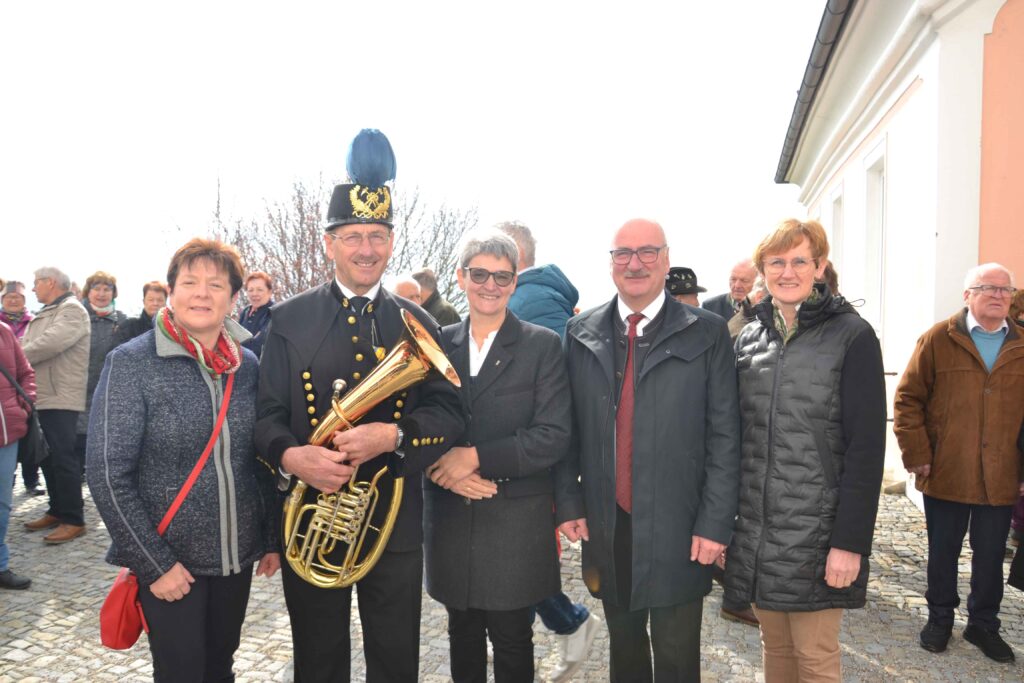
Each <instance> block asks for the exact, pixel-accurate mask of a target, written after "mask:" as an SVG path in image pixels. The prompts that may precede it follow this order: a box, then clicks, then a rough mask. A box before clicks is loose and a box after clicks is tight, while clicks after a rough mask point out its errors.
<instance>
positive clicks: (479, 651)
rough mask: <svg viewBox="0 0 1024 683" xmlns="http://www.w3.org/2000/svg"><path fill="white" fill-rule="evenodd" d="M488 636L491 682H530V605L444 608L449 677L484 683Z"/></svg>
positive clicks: (531, 659) (531, 634)
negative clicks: (504, 607)
mask: <svg viewBox="0 0 1024 683" xmlns="http://www.w3.org/2000/svg"><path fill="white" fill-rule="evenodd" d="M488 637H490V639H491V644H492V645H493V646H494V681H495V683H531V682H532V681H533V606H532V605H530V606H528V607H523V608H522V609H515V610H482V609H467V610H459V609H451V608H448V644H449V648H450V653H451V670H452V680H453V681H455V683H486V681H487V638H488Z"/></svg>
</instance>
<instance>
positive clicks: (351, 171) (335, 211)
mask: <svg viewBox="0 0 1024 683" xmlns="http://www.w3.org/2000/svg"><path fill="white" fill-rule="evenodd" d="M345 168H346V170H347V171H348V178H349V182H348V183H343V184H341V185H335V186H334V192H332V193H331V203H330V205H329V206H328V207H327V222H326V223H325V224H324V231H330V230H333V229H334V228H337V227H339V226H342V225H350V224H352V223H380V224H382V225H386V226H388V227H389V228H392V227H394V223H393V220H394V207H393V206H392V203H391V189H390V188H389V187H388V186H387V182H388V181H391V180H394V179H395V170H396V162H395V153H394V151H393V150H392V149H391V143H390V142H389V141H388V138H387V136H386V135H384V133H381V132H380V131H379V130H377V129H375V128H364V129H363V130H361V131H359V134H358V135H356V137H355V139H353V140H352V144H350V145H349V148H348V155H347V157H346V158H345Z"/></svg>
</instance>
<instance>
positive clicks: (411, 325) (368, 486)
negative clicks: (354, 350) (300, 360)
mask: <svg viewBox="0 0 1024 683" xmlns="http://www.w3.org/2000/svg"><path fill="white" fill-rule="evenodd" d="M402 320H403V321H404V322H405V328H406V331H405V333H403V335H402V338H401V339H400V340H399V341H398V343H397V344H395V346H394V348H392V349H391V351H390V352H389V353H388V355H387V356H385V357H384V360H382V361H381V362H380V364H379V365H377V367H375V368H374V369H373V370H372V371H371V372H370V373H369V374H368V375H367V376H366V377H365V378H364V379H363V381H361V382H360V383H359V384H357V385H356V386H355V387H354V388H353V389H352V390H351V391H349V392H348V393H347V394H345V395H344V396H342V395H341V394H342V392H343V391H344V386H345V383H344V382H342V381H341V380H337V381H335V387H334V397H333V398H332V399H331V410H330V411H328V413H327V414H326V415H324V417H323V418H322V419H321V420H320V422H319V426H318V427H317V429H316V431H314V432H313V434H312V436H310V437H309V443H310V444H312V445H314V446H325V445H327V444H328V443H329V442H330V441H331V438H332V437H333V435H334V432H337V431H344V430H346V429H351V428H352V427H353V426H354V425H355V423H356V422H358V421H359V420H360V419H361V418H363V417H364V416H365V415H366V414H367V413H368V412H370V411H371V410H372V409H373V408H374V407H375V406H377V405H378V404H379V403H381V402H382V401H384V400H385V399H387V398H388V397H389V396H391V395H393V394H395V393H397V392H399V391H402V390H404V389H407V388H409V387H411V386H413V385H416V384H419V383H420V382H422V381H424V380H425V379H427V378H428V377H429V376H430V375H431V374H435V373H436V374H440V375H441V376H443V377H444V379H446V380H448V381H449V382H451V383H452V384H454V385H455V386H457V387H458V386H461V383H460V381H459V376H458V374H456V372H455V368H453V367H452V364H451V362H450V361H449V360H448V358H447V357H446V356H445V355H444V352H443V351H442V350H441V347H439V346H438V345H437V342H436V341H434V338H433V337H431V336H430V334H429V333H428V332H427V331H426V329H424V327H423V325H421V324H420V322H419V321H418V320H416V317H415V316H413V315H412V314H411V313H409V312H408V311H406V310H405V309H402ZM358 469H359V468H356V471H355V472H353V473H352V478H351V479H350V480H349V482H348V483H347V484H346V485H345V486H344V487H342V489H341V490H340V491H338V492H336V493H319V494H318V495H317V497H316V500H315V501H308V502H307V501H304V500H303V499H304V498H305V496H306V490H307V488H308V487H307V485H306V484H305V483H304V482H302V481H298V482H296V484H295V487H294V488H293V489H292V491H291V493H290V494H289V495H288V498H287V499H285V503H284V539H285V551H284V554H285V559H286V560H287V561H288V564H290V565H291V567H292V569H293V570H294V571H295V573H296V574H298V575H299V576H301V577H302V578H303V579H305V580H306V581H307V582H309V583H311V584H313V585H314V586H318V587H320V588H345V587H347V586H351V585H352V584H353V583H355V582H356V581H359V580H360V579H361V578H363V577H364V576H366V574H367V573H368V572H369V571H370V570H371V569H373V566H374V565H375V564H376V563H377V560H379V559H380V555H381V553H382V552H384V547H385V546H386V545H387V543H388V538H390V537H391V531H392V529H393V528H394V526H395V518H396V517H397V516H398V509H399V506H400V505H401V503H402V490H403V481H402V478H401V477H394V478H393V481H394V484H393V486H392V488H391V494H390V500H388V496H386V495H384V494H385V493H386V492H382V491H381V490H380V488H379V486H378V485H381V487H382V486H383V483H384V482H382V481H381V477H382V476H383V475H384V473H385V472H387V471H388V468H387V467H382V468H380V470H378V471H377V472H376V473H375V474H374V475H373V476H372V477H371V478H370V479H368V480H359V479H357V476H358V473H359V472H358ZM378 506H379V507H380V508H381V510H382V511H383V512H384V513H385V514H384V516H383V519H378ZM374 534H375V535H376V538H373V535H374ZM339 556H340V561H339Z"/></svg>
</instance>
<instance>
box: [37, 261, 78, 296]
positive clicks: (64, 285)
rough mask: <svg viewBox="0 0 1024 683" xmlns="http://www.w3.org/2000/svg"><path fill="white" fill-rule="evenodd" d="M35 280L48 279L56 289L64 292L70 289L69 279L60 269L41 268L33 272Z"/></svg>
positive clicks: (51, 267)
mask: <svg viewBox="0 0 1024 683" xmlns="http://www.w3.org/2000/svg"><path fill="white" fill-rule="evenodd" d="M35 278H36V279H37V280H43V279H46V278H49V279H51V280H53V281H54V283H55V284H56V285H57V287H59V288H60V289H62V290H64V291H65V292H66V291H68V290H69V289H71V278H69V277H68V276H67V275H66V274H65V273H64V271H63V270H61V269H60V268H54V267H53V266H43V267H42V268H40V269H39V270H37V271H36V272H35Z"/></svg>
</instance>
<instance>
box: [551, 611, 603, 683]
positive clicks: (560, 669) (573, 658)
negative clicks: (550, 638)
mask: <svg viewBox="0 0 1024 683" xmlns="http://www.w3.org/2000/svg"><path fill="white" fill-rule="evenodd" d="M600 630H601V618H600V617H598V616H597V615H596V614H594V613H591V614H590V616H589V617H587V620H586V621H584V622H583V623H582V624H580V627H579V628H578V629H576V632H575V633H570V634H569V635H567V636H557V638H558V659H557V660H556V661H555V667H554V668H553V669H552V670H551V676H550V677H549V678H548V681H549V683H565V681H568V680H570V679H571V678H572V676H573V674H575V673H576V671H577V670H578V669H579V668H580V667H581V666H583V662H585V661H586V659H587V653H588V652H590V646H591V645H592V644H593V642H594V638H596V637H597V632H598V631H600Z"/></svg>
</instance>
